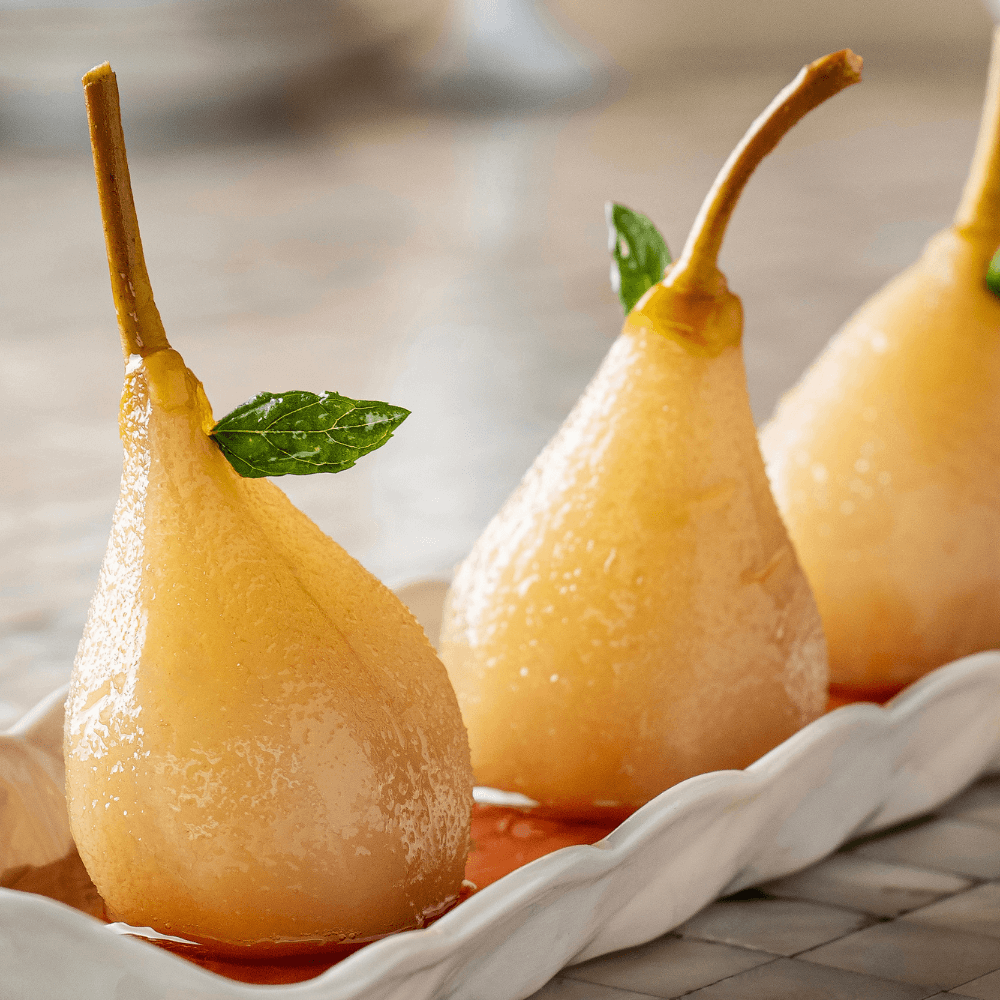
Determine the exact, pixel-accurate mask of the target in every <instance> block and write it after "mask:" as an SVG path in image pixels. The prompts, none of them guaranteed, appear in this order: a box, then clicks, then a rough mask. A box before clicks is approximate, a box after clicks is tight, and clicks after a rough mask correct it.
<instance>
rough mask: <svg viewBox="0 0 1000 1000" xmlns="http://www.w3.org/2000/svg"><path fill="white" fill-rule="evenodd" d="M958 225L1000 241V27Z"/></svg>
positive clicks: (958, 215) (994, 40)
mask: <svg viewBox="0 0 1000 1000" xmlns="http://www.w3.org/2000/svg"><path fill="white" fill-rule="evenodd" d="M955 228H956V229H959V230H961V231H962V232H964V233H966V234H967V235H969V236H978V237H982V238H983V239H984V240H988V242H991V243H992V244H993V246H991V247H990V248H989V252H990V253H991V254H992V253H993V250H994V249H995V248H996V244H997V243H1000V28H997V29H996V30H995V31H994V32H993V52H992V55H991V56H990V70H989V80H988V82H987V84H986V100H985V101H984V102H983V115H982V118H981V120H980V123H979V138H978V139H977V140H976V151H975V153H974V154H973V157H972V166H971V168H970V169H969V177H968V180H966V182H965V189H964V190H963V191H962V199H961V201H960V202H959V203H958V210H957V211H956V212H955Z"/></svg>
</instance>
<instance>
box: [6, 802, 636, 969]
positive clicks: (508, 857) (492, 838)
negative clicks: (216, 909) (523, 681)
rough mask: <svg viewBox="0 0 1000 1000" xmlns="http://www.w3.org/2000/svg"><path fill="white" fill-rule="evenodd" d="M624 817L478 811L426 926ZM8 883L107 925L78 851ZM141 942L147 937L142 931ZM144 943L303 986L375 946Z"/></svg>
mask: <svg viewBox="0 0 1000 1000" xmlns="http://www.w3.org/2000/svg"><path fill="white" fill-rule="evenodd" d="M622 818H623V817H620V816H619V817H617V818H615V819H613V820H612V819H608V820H606V821H602V822H598V823H587V822H567V821H563V820H558V819H554V818H551V817H545V816H542V815H536V814H535V813H534V812H533V811H531V810H526V809H514V808H508V807H506V806H481V805H478V804H476V805H474V806H473V811H472V850H471V851H470V852H469V859H468V862H467V864H466V869H465V875H466V882H465V884H464V885H463V886H462V891H461V892H460V893H459V896H458V899H456V900H455V902H454V903H453V904H452V905H451V906H450V907H448V908H447V909H446V910H445V911H444V912H442V913H439V914H436V915H435V916H434V917H433V918H431V919H429V920H428V921H427V925H429V924H431V923H433V922H434V921H435V920H439V919H440V918H441V917H442V916H444V913H446V912H450V911H451V910H453V909H454V908H455V907H456V906H458V905H460V904H461V903H462V902H463V901H464V900H466V899H468V898H469V897H470V896H471V895H472V894H473V893H475V892H476V890H477V889H482V888H485V886H487V885H490V884H491V883H493V882H496V881H497V879H500V878H502V877H503V876H504V875H507V874H509V873H510V872H512V871H514V870H515V869H517V868H520V867H521V866H522V865H526V864H527V863H528V862H529V861H534V860H535V859H536V858H540V857H543V856H544V855H546V854H551V853H552V852H553V851H558V850H559V848H561V847H568V846H570V845H572V844H593V843H596V842H597V841H598V840H600V839H601V838H603V837H605V836H607V834H608V833H610V832H611V830H613V829H614V828H615V826H617V825H618V822H620V820H621V819H622ZM3 885H4V887H5V888H10V889H18V890H21V891H22V892H33V893H37V894H38V895H42V896H48V897H49V898H50V899H57V900H59V902H61V903H66V904H68V905H69V906H72V907H75V908H76V909H78V910H82V911H83V912H84V913H89V914H90V915H91V916H95V917H99V918H100V919H103V920H105V921H107V916H106V914H105V913H104V902H103V900H102V899H101V897H100V896H99V895H98V893H97V889H96V888H94V884H93V882H91V880H90V877H89V876H88V875H87V871H86V869H85V868H84V867H83V862H82V861H81V860H80V855H79V854H77V852H76V849H75V848H74V850H73V851H72V852H71V853H70V854H68V855H67V856H66V857H65V858H60V859H59V860H58V861H55V862H53V863H52V864H49V865H45V866H43V867H38V868H36V867H32V866H25V867H24V868H21V869H17V870H16V871H13V872H9V873H7V875H6V876H5V877H4V879H3ZM425 926H426V925H425ZM403 933H405V932H403ZM136 936H137V937H142V936H141V935H140V934H138V933H137V934H136ZM142 940H144V941H147V942H148V943H150V944H155V945H157V947H160V948H163V949H164V950H166V951H170V952H172V953H173V954H175V955H179V956H180V957H181V958H185V959H187V960H188V961H190V962H194V963H195V964H196V965H200V966H201V967H202V968H204V969H208V970H210V971H211V972H215V973H217V974H218V975H220V976H226V977H227V978H229V979H234V980H237V981H239V982H244V983H256V984H259V985H278V984H285V983H299V982H303V981H304V980H307V979H313V978H314V977H316V976H318V975H320V974H321V973H323V972H326V970H327V969H329V968H332V967H333V966H334V965H336V964H337V963H338V962H342V961H343V960H344V959H345V958H347V957H348V956H349V955H353V954H354V952H356V951H359V950H360V949H361V948H364V947H365V945H367V944H370V943H371V941H351V942H346V943H344V944H338V945H332V946H325V947H322V948H316V949H315V950H310V951H303V952H301V953H299V954H294V955H273V954H272V955H261V956H260V957H259V958H251V957H249V956H247V957H244V956H240V957H234V956H231V955H224V954H220V953H217V952H213V951H212V950H211V949H210V948H209V947H206V946H203V945H199V944H196V943H193V942H192V943H190V944H188V943H183V942H179V941H171V940H163V939H151V938H142Z"/></svg>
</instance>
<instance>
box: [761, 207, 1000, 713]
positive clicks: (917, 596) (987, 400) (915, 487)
mask: <svg viewBox="0 0 1000 1000" xmlns="http://www.w3.org/2000/svg"><path fill="white" fill-rule="evenodd" d="M994 249H995V246H994V244H993V241H992V240H984V239H983V238H981V237H978V238H977V236H976V234H975V233H974V232H972V233H970V232H966V231H963V229H962V228H960V227H958V226H956V227H953V228H951V229H948V230H945V231H944V232H943V233H941V234H939V235H938V236H936V237H935V238H934V239H932V240H931V241H930V243H929V244H928V246H927V248H926V250H925V252H924V254H923V256H922V257H921V258H920V260H918V261H917V262H916V263H915V264H914V265H912V266H911V267H910V268H909V269H907V270H906V271H904V272H903V273H902V274H901V275H900V276H899V277H897V278H896V279H895V280H894V281H892V282H891V283H890V284H889V285H888V286H886V287H885V288H884V289H883V290H882V291H881V292H879V293H878V294H877V295H875V296H874V298H872V299H871V300H870V301H869V302H868V303H866V304H865V305H864V306H862V308H861V309H860V310H859V311H858V312H857V313H856V314H855V315H854V316H853V317H852V318H851V319H850V320H849V321H848V323H847V324H846V325H845V327H844V328H843V329H842V330H841V331H840V332H839V333H838V334H837V335H836V336H835V337H834V339H833V340H832V341H831V342H830V344H829V345H828V347H827V348H826V350H825V351H824V352H823V354H822V355H821V356H820V357H819V358H818V359H817V361H816V362H815V363H814V364H813V366H812V368H811V369H810V370H809V372H807V374H806V375H805V376H804V377H803V379H802V381H801V382H800V383H799V384H798V385H797V386H796V387H795V388H794V389H793V390H792V391H791V392H790V393H789V394H788V395H787V396H786V397H785V398H784V399H783V400H782V401H781V404H780V405H779V407H778V409H777V411H776V413H775V416H774V418H773V420H772V421H771V422H770V423H769V424H768V425H767V427H766V428H765V429H764V430H763V431H762V435H761V447H762V449H763V452H764V455H765V458H766V459H767V461H768V472H769V474H770V476H771V482H772V485H773V488H774V493H775V497H776V500H777V502H778V506H779V508H780V509H781V512H782V514H783V516H784V518H785V521H786V523H787V524H788V530H789V533H790V534H791V537H792V539H793V541H794V543H795V547H796V549H797V551H798V555H799V559H800V560H801V562H802V565H803V567H804V568H805V570H806V573H807V575H808V577H809V580H810V582H811V584H812V586H813V590H814V592H815V594H816V600H817V602H818V604H819V609H820V613H821V615H822V618H823V625H824V629H825V631H826V636H827V641H828V643H829V647H830V676H831V681H832V682H834V683H835V684H837V685H840V686H843V687H846V688H851V689H857V690H858V691H860V692H866V693H868V694H871V695H874V696H886V695H889V694H892V693H894V692H895V691H898V690H899V689H900V688H902V687H903V686H905V685H906V684H908V683H910V682H911V681H913V680H915V679H916V678H918V677H920V676H921V675H922V674H924V673H926V672H927V671H929V670H932V669H934V668H935V667H939V666H941V665H942V664H945V663H948V662H950V661H951V660H954V659H956V658H957V657H960V656H964V655H965V654H967V653H972V652H975V651H978V650H982V649H991V648H996V647H998V646H1000V299H998V298H997V297H996V296H995V295H993V294H992V293H991V292H990V291H988V289H987V288H986V285H985V275H986V269H987V265H988V263H989V259H990V257H991V256H992V253H993V250H994Z"/></svg>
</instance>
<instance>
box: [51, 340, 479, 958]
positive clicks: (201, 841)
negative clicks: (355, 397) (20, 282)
mask: <svg viewBox="0 0 1000 1000" xmlns="http://www.w3.org/2000/svg"><path fill="white" fill-rule="evenodd" d="M133 362H134V363H132V364H130V366H129V371H128V373H127V376H126V386H125V393H124V396H123V401H122V412H121V430H122V439H123V443H124V445H125V466H124V475H123V480H122V491H121V497H120V500H119V503H118V507H117V509H116V513H115V520H114V526H113V529H112V534H111V539H110V543H109V547H108V552H107V555H106V557H105V562H104V566H103V569H102V574H101V580H100V583H99V586H98V590H97V593H96V595H95V597H94V600H93V604H92V606H91V610H90V616H89V620H88V623H87V627H86V631H85V633H84V636H83V639H82V641H81V644H80V649H79V653H78V655H77V659H76V662H75V665H74V670H73V680H72V685H71V690H70V695H69V700H68V703H67V718H66V746H65V750H66V765H67V794H68V802H69V810H70V818H71V824H72V829H73V834H74V837H75V839H76V843H77V845H78V847H79V850H80V854H81V857H82V858H83V860H84V863H85V864H86V866H87V869H88V871H89V872H90V874H91V877H92V878H93V879H94V882H95V884H96V885H97V888H98V889H99V891H100V892H101V895H102V896H103V898H104V900H105V902H106V904H107V907H108V911H109V914H110V915H112V916H113V917H114V918H116V919H121V920H125V921H127V922H128V923H131V924H134V925H139V926H151V927H153V928H155V929H156V930H159V931H161V932H165V933H171V934H176V935H180V936H183V937H189V938H192V939H195V940H201V941H206V942H210V943H213V944H214V945H216V946H218V947H222V948H229V947H231V948H235V949H242V948H245V947H247V946H253V947H258V948H268V949H277V950H279V951H280V950H282V949H284V948H292V949H294V948H296V947H298V946H300V945H303V944H324V943H328V942H335V941H341V940H345V939H356V938H362V939H363V938H366V937H371V936H375V935H378V934H383V933H386V932H389V931H392V930H397V929H400V928H403V927H413V926H418V925H419V924H420V923H421V922H422V921H423V920H424V919H425V918H426V917H427V916H429V915H431V914H432V913H433V912H434V911H435V910H437V909H440V908H441V907H442V906H443V905H446V904H447V902H449V901H450V900H451V899H453V898H454V897H455V896H456V895H457V893H458V892H459V890H460V887H461V883H462V880H463V876H464V866H465V857H466V852H467V848H468V831H469V817H470V809H471V786H472V781H471V771H470V767H469V758H468V745H467V740H466V736H465V731H464V728H463V725H462V722H461V718H460V715H459V710H458V706H457V704H456V701H455V697H454V694H453V692H452V691H451V688H450V686H449V683H448V679H447V676H446V674H445V671H444V668H443V666H442V665H441V663H440V661H438V659H437V657H436V655H435V654H434V651H433V650H432V648H431V646H430V644H429V643H428V642H427V640H426V638H425V637H424V634H423V632H422V630H421V629H420V627H419V625H418V624H417V623H416V622H415V620H414V619H413V618H412V616H411V615H410V614H409V612H408V611H407V610H406V609H405V608H404V607H403V605H402V604H401V603H400V602H399V601H398V599H397V598H396V597H395V596H394V595H393V594H392V593H391V592H389V591H388V590H387V589H386V588H385V587H383V586H382V585H381V584H380V583H379V582H378V581H377V580H376V579H375V578H374V577H372V576H371V575H370V574H369V573H368V572H367V571H366V570H364V569H363V568H362V567H361V566H360V564H358V563H357V562H356V561H355V560H353V559H352V558H351V557H350V556H348V555H347V554H346V553H345V552H344V551H343V550H342V549H341V548H340V547H339V546H337V545H336V544H335V543H334V542H333V541H332V540H331V539H329V538H328V537H327V536H326V535H324V534H323V533H322V532H321V531H320V530H319V529H318V528H317V527H316V526H315V525H314V524H313V523H312V522H311V521H310V520H309V519H308V518H307V517H306V516H305V515H304V514H302V513H300V512H299V511H298V510H296V509H295V508H294V507H293V506H292V504H291V503H290V502H289V501H288V500H287V498H286V497H285V496H284V494H283V493H282V492H281V491H280V490H278V489H277V488H276V487H275V486H273V485H272V484H271V483H270V482H268V481H267V480H263V479H241V478H240V477H239V476H238V475H237V474H236V472H235V471H234V470H233V469H232V468H231V466H230V465H229V463H228V462H227V461H226V460H225V458H224V457H223V455H222V454H221V452H220V451H219V449H218V448H217V447H216V445H215V443H214V442H213V441H212V440H211V439H210V438H209V437H208V436H207V433H206V430H207V429H209V428H211V426H212V420H211V411H210V408H209V406H208V403H207V400H206V399H205V396H204V393H203V391H202V389H201V385H200V383H198V381H197V380H196V379H195V378H194V376H193V375H192V374H191V373H190V371H188V370H187V369H186V368H185V366H184V363H183V361H182V360H181V358H180V356H179V355H178V354H177V353H176V352H174V351H172V350H161V351H159V352H157V353H154V354H152V355H150V356H148V357H147V358H145V359H139V358H133Z"/></svg>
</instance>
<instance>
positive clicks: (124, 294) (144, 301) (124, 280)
mask: <svg viewBox="0 0 1000 1000" xmlns="http://www.w3.org/2000/svg"><path fill="white" fill-rule="evenodd" d="M83 93H84V97H85V99H86V102H87V119H88V121H89V122H90V146H91V149H92V150H93V153H94V173H95V175H96V176H97V195H98V199H99V201H100V204H101V219H102V221H103V223H104V242H105V245H106V246H107V251H108V269H109V270H110V272H111V293H112V295H113V297H114V301H115V311H116V312H117V313H118V330H119V332H120V333H121V338H122V350H123V351H124V353H125V357H126V358H128V357H129V356H130V355H132V354H141V355H142V356H143V357H147V356H148V355H150V354H154V353H156V351H161V350H163V349H164V348H168V347H170V344H169V343H168V342H167V335H166V334H165V333H164V331H163V323H162V321H161V320H160V314H159V312H158V311H157V308H156V303H155V302H154V301H153V289H152V286H151V285H150V283H149V274H148V273H147V271H146V261H145V259H144V258H143V255H142V240H141V239H140V238H139V220H138V219H137V218H136V214H135V202H134V201H133V200H132V183H131V180H130V179H129V172H128V160H127V159H126V156H125V137H124V135H123V134H122V117H121V107H120V105H119V102H118V82H117V80H116V79H115V74H114V73H113V72H112V71H111V66H110V65H109V64H108V63H104V64H103V65H101V66H95V67H94V69H92V70H91V71H90V72H89V73H88V74H87V75H86V76H85V77H84V78H83Z"/></svg>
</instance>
